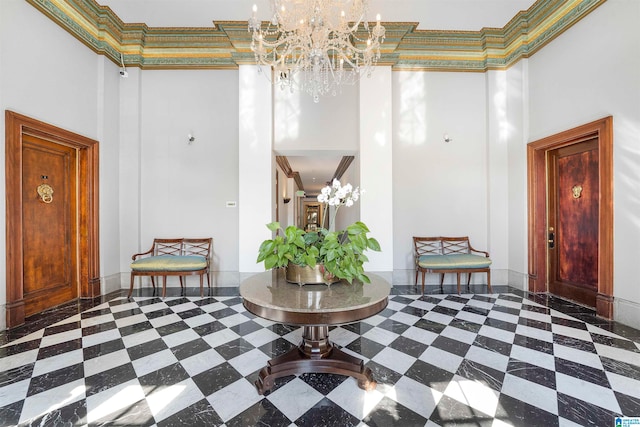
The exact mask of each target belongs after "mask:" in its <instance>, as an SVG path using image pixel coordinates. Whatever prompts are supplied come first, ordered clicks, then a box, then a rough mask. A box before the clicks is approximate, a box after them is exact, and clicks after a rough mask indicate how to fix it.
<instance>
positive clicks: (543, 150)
mask: <svg viewBox="0 0 640 427" xmlns="http://www.w3.org/2000/svg"><path fill="white" fill-rule="evenodd" d="M593 138H597V141H598V180H599V186H600V200H599V212H598V218H599V221H598V291H597V292H598V293H597V296H596V307H595V308H596V314H597V315H598V316H602V317H605V318H607V319H612V318H613V117H612V116H608V117H605V118H603V119H600V120H596V121H593V122H591V123H587V124H585V125H582V126H578V127H576V128H573V129H569V130H567V131H564V132H560V133H557V134H555V135H551V136H548V137H546V138H542V139H539V140H537V141H534V142H531V143H529V144H527V192H528V200H527V202H528V239H529V241H528V253H529V257H528V275H529V292H534V293H540V292H548V290H549V278H548V265H549V260H548V250H547V205H548V195H547V179H548V175H547V153H548V152H549V151H551V150H555V149H557V148H561V147H566V146H569V145H573V144H577V143H580V142H582V141H586V140H588V139H593Z"/></svg>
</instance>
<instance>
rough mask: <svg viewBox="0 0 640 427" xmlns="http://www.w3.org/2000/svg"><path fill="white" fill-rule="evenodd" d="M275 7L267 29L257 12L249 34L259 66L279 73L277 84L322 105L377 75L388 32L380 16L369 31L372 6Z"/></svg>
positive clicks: (310, 3) (301, 3)
mask: <svg viewBox="0 0 640 427" xmlns="http://www.w3.org/2000/svg"><path fill="white" fill-rule="evenodd" d="M271 7H272V9H273V15H272V18H271V21H270V22H269V23H268V25H266V26H265V27H264V28H263V27H262V23H261V22H260V21H259V20H258V18H257V17H256V13H257V7H256V6H255V5H254V6H253V14H252V16H251V19H249V31H252V32H253V37H252V40H251V50H252V51H253V52H254V53H255V58H256V62H257V63H258V65H267V66H269V67H271V68H272V69H273V76H274V77H273V78H274V81H273V82H274V84H277V85H279V86H280V87H281V88H282V89H284V88H287V87H288V88H289V89H290V90H291V91H293V88H294V87H296V86H297V87H298V88H299V89H300V90H302V91H304V92H307V93H309V94H310V95H311V96H313V100H314V102H318V101H319V100H320V96H321V95H327V94H331V95H336V94H337V93H338V92H339V91H340V86H341V85H343V84H354V83H356V82H357V81H358V80H359V79H360V76H361V75H363V74H366V75H367V77H369V76H370V75H371V71H372V69H373V66H374V65H375V64H376V63H377V62H378V59H380V44H381V43H383V42H384V37H385V29H384V27H383V26H382V25H380V15H378V16H377V17H376V21H377V22H376V25H375V26H374V27H373V28H370V27H369V23H368V22H367V19H366V17H367V16H366V15H367V1H366V0H271ZM360 28H362V30H359V29H360Z"/></svg>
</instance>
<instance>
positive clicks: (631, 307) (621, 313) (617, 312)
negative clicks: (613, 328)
mask: <svg viewBox="0 0 640 427" xmlns="http://www.w3.org/2000/svg"><path fill="white" fill-rule="evenodd" d="M613 304H614V308H613V317H614V320H615V321H616V322H620V323H622V324H625V325H627V326H631V327H632V328H636V329H640V304H638V303H637V302H633V301H629V300H626V299H622V298H615V299H614V302H613Z"/></svg>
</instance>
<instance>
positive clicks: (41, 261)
mask: <svg viewBox="0 0 640 427" xmlns="http://www.w3.org/2000/svg"><path fill="white" fill-rule="evenodd" d="M76 169H77V150H76V149H75V148H73V147H69V146H66V145H62V144H57V143H54V142H50V141H47V140H44V139H41V138H37V137H35V136H31V135H25V136H24V138H23V141H22V201H23V203H22V218H23V222H22V236H23V292H24V303H25V315H26V316H29V315H31V314H34V313H38V312H40V311H42V310H45V309H47V308H50V307H54V306H56V305H59V304H61V303H63V302H66V301H70V300H73V299H75V298H77V297H78V278H77V271H78V268H77V253H76V247H77V237H76V236H77V230H78V228H77V214H76V212H77V188H76V187H77V185H76V182H77V181H76V175H77V173H76ZM43 184H44V185H48V186H49V187H50V188H51V189H53V193H52V194H51V198H50V199H49V198H48V197H47V196H46V195H45V196H44V198H43V197H41V196H40V195H39V194H38V191H37V188H38V187H39V186H40V185H43Z"/></svg>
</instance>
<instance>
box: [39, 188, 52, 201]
mask: <svg viewBox="0 0 640 427" xmlns="http://www.w3.org/2000/svg"><path fill="white" fill-rule="evenodd" d="M37 191H38V195H39V196H40V199H42V201H43V202H44V203H51V202H53V188H51V186H50V185H49V184H40V185H38V188H37Z"/></svg>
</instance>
